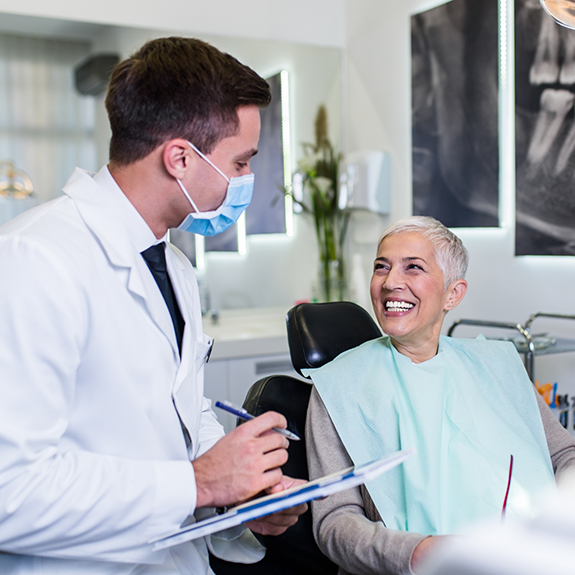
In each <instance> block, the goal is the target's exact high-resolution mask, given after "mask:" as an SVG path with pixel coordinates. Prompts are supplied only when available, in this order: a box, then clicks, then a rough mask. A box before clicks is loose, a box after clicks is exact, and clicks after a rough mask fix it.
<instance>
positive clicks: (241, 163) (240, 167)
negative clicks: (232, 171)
mask: <svg viewBox="0 0 575 575" xmlns="http://www.w3.org/2000/svg"><path fill="white" fill-rule="evenodd" d="M247 165H248V163H247V162H238V170H243V169H244V168H245V167H246V166H247Z"/></svg>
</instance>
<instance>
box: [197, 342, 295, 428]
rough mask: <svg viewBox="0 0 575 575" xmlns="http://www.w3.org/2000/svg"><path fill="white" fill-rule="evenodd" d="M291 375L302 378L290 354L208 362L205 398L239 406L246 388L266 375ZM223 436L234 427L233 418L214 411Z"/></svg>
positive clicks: (219, 411) (220, 411) (227, 414)
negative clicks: (223, 430) (294, 367)
mask: <svg viewBox="0 0 575 575" xmlns="http://www.w3.org/2000/svg"><path fill="white" fill-rule="evenodd" d="M277 374H281V375H291V376H293V377H297V378H300V379H302V378H301V376H300V375H298V374H297V373H296V371H295V370H294V369H293V367H292V364H291V359H290V357H289V354H287V353H282V354H277V355H260V356H253V357H242V358H232V359H216V360H210V361H209V362H208V363H207V364H206V367H205V389H204V395H205V396H206V397H207V398H208V399H211V400H212V407H213V406H214V404H215V402H216V400H222V399H227V400H229V401H232V402H234V403H237V404H238V405H241V404H242V403H243V401H244V398H245V397H246V394H247V392H248V390H249V388H250V387H251V386H252V385H253V384H254V383H255V382H256V381H258V380H259V379H262V378H264V377H266V376H268V375H277ZM214 411H215V412H216V414H217V416H218V419H219V420H220V422H221V423H222V424H223V426H224V427H225V429H226V432H228V431H231V430H232V429H233V428H234V427H235V426H236V418H235V417H234V416H233V415H231V414H229V413H225V412H224V411H222V410H221V409H217V408H215V407H214Z"/></svg>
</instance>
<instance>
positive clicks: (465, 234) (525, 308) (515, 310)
mask: <svg viewBox="0 0 575 575" xmlns="http://www.w3.org/2000/svg"><path fill="white" fill-rule="evenodd" d="M443 3H444V2H439V1H435V2H434V1H431V0H401V1H399V2H398V1H397V0H347V3H346V24H347V31H346V33H347V47H346V58H347V76H346V80H347V82H346V85H347V120H348V129H347V138H348V141H347V147H348V149H349V150H350V151H351V150H357V149H362V148H369V147H375V148H380V149H383V150H387V151H389V152H390V153H391V155H392V182H393V183H392V210H391V214H390V217H389V222H390V223H391V222H393V221H395V220H397V219H399V218H401V217H405V216H408V215H411V87H410V82H411V65H410V15H411V14H413V13H416V12H420V11H422V10H424V9H429V8H431V7H434V6H437V5H439V4H443ZM509 4H510V6H509V8H510V9H511V8H512V4H513V3H512V2H509ZM511 15H512V14H511ZM510 45H512V44H510ZM510 102H511V105H510ZM503 105H504V111H505V118H504V123H506V125H508V124H509V122H510V121H511V122H512V119H513V118H512V115H513V113H512V111H513V107H512V94H511V100H509V98H508V99H507V100H506V101H504V102H503ZM510 110H511V113H510ZM509 137H510V138H512V137H513V134H512V133H509V134H507V138H508V142H507V144H509ZM511 144H512V142H511ZM510 153H511V158H510V157H509V154H508V155H507V157H506V158H505V159H504V162H505V164H506V165H507V166H509V164H510V162H511V163H512V162H513V158H512V154H513V150H512V149H511V152H510ZM511 176H512V174H511ZM501 194H502V196H503V203H502V213H503V216H504V219H505V220H506V226H505V227H503V228H499V229H460V230H456V232H457V233H458V235H459V236H460V237H461V238H462V240H463V241H464V243H465V245H466V246H467V248H468V250H469V253H470V258H471V263H470V268H469V273H468V276H467V279H468V281H469V291H468V293H467V296H466V298H465V300H464V301H463V303H462V304H461V305H460V306H459V308H458V309H457V310H455V311H453V312H452V313H451V314H450V315H451V317H449V316H448V317H447V320H446V325H447V326H449V325H451V323H452V322H453V320H455V319H456V318H460V317H463V318H477V319H491V320H496V321H513V322H521V323H523V322H525V320H526V319H527V318H528V316H529V315H530V314H531V313H533V312H535V311H541V310H550V311H562V312H569V313H575V296H574V286H575V258H573V257H556V256H553V257H552V256H547V257H515V256H514V229H513V221H514V212H513V209H514V208H513V205H514V204H513V194H514V186H513V178H512V177H507V178H505V181H504V185H503V188H502V190H501ZM386 223H387V222H385V221H382V222H381V225H384V224H386ZM353 249H358V248H357V247H354V248H353ZM359 249H361V250H363V251H362V253H365V254H366V258H367V257H368V254H369V257H370V258H373V251H374V246H369V247H367V246H362V247H360V248H359ZM534 327H536V331H539V330H541V331H548V330H549V331H552V332H559V333H560V332H564V333H566V334H569V335H571V336H572V337H575V322H568V321H565V320H554V321H549V322H544V321H543V320H538V321H537V322H536V323H535V325H534ZM462 330H463V328H462ZM460 333H461V334H463V333H464V332H463V331H461V332H460ZM538 366H539V369H536V371H537V373H538V376H540V377H541V378H543V379H544V380H545V381H548V380H552V381H559V384H560V386H561V385H568V386H570V387H571V388H572V389H573V391H575V354H565V355H562V356H558V355H556V356H552V357H549V358H546V359H544V360H540V361H538V362H537V364H536V368H537V367H538Z"/></svg>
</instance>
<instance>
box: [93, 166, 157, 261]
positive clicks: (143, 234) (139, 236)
mask: <svg viewBox="0 0 575 575" xmlns="http://www.w3.org/2000/svg"><path fill="white" fill-rule="evenodd" d="M94 181H95V182H96V183H97V184H98V186H99V187H100V188H101V189H102V190H103V191H104V192H105V193H106V194H108V195H109V196H110V197H111V198H112V199H113V201H114V204H115V205H116V207H117V209H118V213H119V215H120V217H121V218H122V221H123V222H124V226H125V228H126V230H127V232H128V235H129V236H130V238H131V240H132V243H133V244H134V247H135V248H136V250H137V251H138V252H139V253H141V252H143V251H144V250H147V249H148V248H149V247H151V246H153V245H156V244H159V243H160V242H163V241H166V237H167V234H166V236H164V237H163V238H161V239H158V238H156V236H155V235H154V232H152V230H151V229H150V226H148V224H147V223H146V221H145V220H144V218H142V216H141V215H140V213H139V212H138V210H136V208H135V207H134V206H133V205H132V202H130V200H129V199H128V198H127V197H126V194H124V192H123V191H122V189H121V188H120V186H118V184H117V183H116V180H114V178H113V177H112V174H111V173H110V170H109V169H108V166H104V167H103V168H102V169H101V170H100V171H99V172H98V173H97V174H96V175H95V176H94Z"/></svg>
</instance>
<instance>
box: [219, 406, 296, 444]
mask: <svg viewBox="0 0 575 575" xmlns="http://www.w3.org/2000/svg"><path fill="white" fill-rule="evenodd" d="M216 407H219V408H220V409H223V410H224V411H227V412H228V413H231V414H232V415H235V416H236V417H239V418H240V419H245V420H246V421H249V420H250V419H254V417H255V415H252V414H251V413H249V412H248V411H247V410H245V409H244V408H243V407H240V406H239V405H236V404H235V403H232V402H231V401H216ZM272 429H273V430H274V431H277V432H278V433H280V434H281V435H283V436H284V437H287V438H288V439H291V440H293V441H300V438H299V437H298V436H297V435H296V434H295V433H292V432H291V431H288V430H287V429H282V428H281V427H273V428H272Z"/></svg>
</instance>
